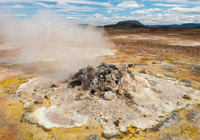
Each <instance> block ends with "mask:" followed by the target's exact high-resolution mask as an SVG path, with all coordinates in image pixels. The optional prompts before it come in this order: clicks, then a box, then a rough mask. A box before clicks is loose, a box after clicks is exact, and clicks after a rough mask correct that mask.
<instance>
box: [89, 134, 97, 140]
mask: <svg viewBox="0 0 200 140" xmlns="http://www.w3.org/2000/svg"><path fill="white" fill-rule="evenodd" d="M87 140H100V138H99V137H98V136H97V135H91V136H89V137H88V139H87Z"/></svg>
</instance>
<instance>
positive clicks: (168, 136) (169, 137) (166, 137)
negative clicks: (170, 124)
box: [161, 134, 174, 140]
mask: <svg viewBox="0 0 200 140" xmlns="http://www.w3.org/2000/svg"><path fill="white" fill-rule="evenodd" d="M161 140H174V139H173V137H172V136H170V135H169V134H168V135H167V136H165V137H163V138H162V139H161Z"/></svg>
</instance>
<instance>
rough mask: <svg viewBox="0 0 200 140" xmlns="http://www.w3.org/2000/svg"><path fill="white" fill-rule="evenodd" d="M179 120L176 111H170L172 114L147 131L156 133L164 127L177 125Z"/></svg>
mask: <svg viewBox="0 0 200 140" xmlns="http://www.w3.org/2000/svg"><path fill="white" fill-rule="evenodd" d="M179 120H180V118H179V117H178V112H177V111H172V113H171V114H170V115H169V116H168V117H167V118H166V119H164V120H163V121H161V122H159V123H158V124H157V125H156V126H154V127H152V128H149V129H148V130H150V131H154V132H157V131H159V130H162V129H164V128H166V127H169V126H171V125H174V124H176V123H178V122H179Z"/></svg>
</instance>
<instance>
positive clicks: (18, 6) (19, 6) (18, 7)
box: [11, 5, 25, 9]
mask: <svg viewBox="0 0 200 140" xmlns="http://www.w3.org/2000/svg"><path fill="white" fill-rule="evenodd" d="M11 8H16V9H22V8H25V7H24V6H23V5H13V6H11Z"/></svg>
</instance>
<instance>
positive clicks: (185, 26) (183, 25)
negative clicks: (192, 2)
mask: <svg viewBox="0 0 200 140" xmlns="http://www.w3.org/2000/svg"><path fill="white" fill-rule="evenodd" d="M147 26H148V27H168V28H200V23H184V24H180V25H179V24H171V25H147Z"/></svg>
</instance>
